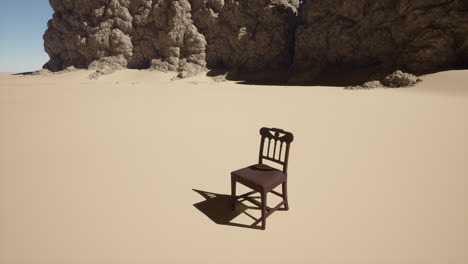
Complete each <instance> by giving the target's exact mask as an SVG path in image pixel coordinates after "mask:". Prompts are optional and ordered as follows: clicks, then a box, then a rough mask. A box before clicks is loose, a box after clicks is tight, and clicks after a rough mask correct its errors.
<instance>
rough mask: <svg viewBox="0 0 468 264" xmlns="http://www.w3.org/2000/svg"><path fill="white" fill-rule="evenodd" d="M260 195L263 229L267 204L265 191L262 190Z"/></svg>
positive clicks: (263, 227)
mask: <svg viewBox="0 0 468 264" xmlns="http://www.w3.org/2000/svg"><path fill="white" fill-rule="evenodd" d="M261 196H262V204H261V207H262V229H263V230H265V229H266V213H267V211H266V206H267V193H266V192H262V194H261Z"/></svg>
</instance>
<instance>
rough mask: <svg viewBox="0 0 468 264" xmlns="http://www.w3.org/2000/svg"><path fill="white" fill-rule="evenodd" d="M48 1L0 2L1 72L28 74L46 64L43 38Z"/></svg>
mask: <svg viewBox="0 0 468 264" xmlns="http://www.w3.org/2000/svg"><path fill="white" fill-rule="evenodd" d="M52 13H53V11H52V8H51V7H50V5H49V1H48V0H1V2H0V72H27V71H34V70H37V69H40V68H42V65H43V64H44V63H46V62H47V61H48V60H49V56H48V55H47V53H45V51H44V41H43V39H42V35H43V34H44V32H45V30H46V29H47V21H48V20H49V19H50V18H52Z"/></svg>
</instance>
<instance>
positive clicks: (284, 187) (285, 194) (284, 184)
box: [282, 180, 289, 210]
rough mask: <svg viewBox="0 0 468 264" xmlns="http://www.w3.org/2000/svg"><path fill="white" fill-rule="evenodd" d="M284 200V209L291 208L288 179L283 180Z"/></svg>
mask: <svg viewBox="0 0 468 264" xmlns="http://www.w3.org/2000/svg"><path fill="white" fill-rule="evenodd" d="M282 187H283V200H284V209H285V210H289V204H288V181H287V180H286V181H285V182H283V185H282Z"/></svg>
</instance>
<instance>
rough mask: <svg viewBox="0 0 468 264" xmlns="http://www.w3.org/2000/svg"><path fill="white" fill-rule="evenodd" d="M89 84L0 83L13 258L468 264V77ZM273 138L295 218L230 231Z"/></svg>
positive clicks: (136, 75) (159, 79) (2, 224)
mask: <svg viewBox="0 0 468 264" xmlns="http://www.w3.org/2000/svg"><path fill="white" fill-rule="evenodd" d="M89 74H90V72H88V71H76V72H70V73H62V74H54V75H50V76H28V75H11V74H2V75H0V126H1V129H0V214H1V217H0V263H38V264H39V263H47V264H52V263H68V264H72V263H100V264H101V263H253V262H254V261H255V262H260V263H266V262H270V263H328V264H335V263H336V264H338V263H343V264H344V263H347V264H348V263H359V264H366V263H369V264H371V263H372V264H375V263H379V264H383V263H389V264H395V263H408V264H415V263H424V264H431V263H434V264H436V263H437V264H442V263H444V264H445V263H450V264H465V263H468V254H467V252H468V191H467V189H468V162H467V157H468V122H467V120H468V85H467V84H468V71H466V70H465V71H449V72H441V73H437V74H433V75H427V76H424V77H423V80H424V81H423V82H422V83H419V84H418V85H417V86H415V87H411V88H402V89H375V90H360V91H347V90H344V89H343V87H302V86H294V87H287V86H256V85H244V84H239V83H236V82H231V81H215V80H213V79H212V78H209V77H205V76H196V77H193V78H188V79H183V80H176V81H171V79H172V78H173V77H174V76H173V75H171V74H164V73H158V72H149V71H136V70H125V71H118V72H116V73H114V74H111V75H106V76H102V77H100V78H99V79H98V80H89V79H88V75H89ZM262 126H268V127H280V128H283V129H286V130H289V131H291V132H293V133H294V134H295V141H294V142H293V143H292V147H291V156H290V168H289V194H290V208H291V210H290V211H288V212H282V211H280V212H276V213H274V214H273V215H272V216H271V217H269V218H268V221H267V230H266V231H259V230H253V229H249V228H242V227H236V226H231V225H220V224H216V223H215V222H214V221H213V220H216V221H218V222H220V223H226V222H227V221H229V220H231V218H232V217H233V216H236V215H237V213H234V214H230V212H229V211H223V208H224V207H223V206H222V205H223V203H225V202H226V201H227V198H226V196H224V195H226V194H228V193H229V190H230V178H229V173H230V171H232V170H235V169H238V168H241V167H243V166H245V165H249V164H251V163H253V162H255V161H256V155H257V151H258V140H259V134H258V129H259V128H260V127H262ZM193 189H195V190H198V191H199V192H197V191H194V190H193ZM200 194H205V196H203V195H200ZM207 199H208V200H210V199H215V200H214V202H213V201H208V202H204V201H207ZM271 202H273V201H271ZM194 205H195V206H194ZM203 210H205V211H203ZM216 210H218V214H217V215H214V216H213V215H210V213H211V214H212V213H213V211H214V212H216ZM248 212H249V214H252V215H253V216H258V215H259V212H258V211H256V210H251V209H249V210H248ZM207 214H208V215H207ZM210 217H211V218H210ZM231 222H232V223H237V224H245V225H248V224H249V223H252V222H253V220H252V219H251V218H249V217H248V216H247V215H245V214H243V213H239V214H238V217H236V218H234V219H233V220H232V221H231Z"/></svg>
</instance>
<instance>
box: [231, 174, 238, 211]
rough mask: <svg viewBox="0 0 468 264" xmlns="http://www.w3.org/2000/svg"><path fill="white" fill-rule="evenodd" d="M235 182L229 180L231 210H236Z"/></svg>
mask: <svg viewBox="0 0 468 264" xmlns="http://www.w3.org/2000/svg"><path fill="white" fill-rule="evenodd" d="M236 198H237V197H236V181H235V180H234V179H231V208H232V210H233V211H234V210H236V200H237V199H236Z"/></svg>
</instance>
